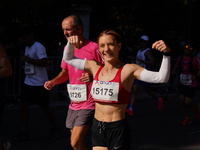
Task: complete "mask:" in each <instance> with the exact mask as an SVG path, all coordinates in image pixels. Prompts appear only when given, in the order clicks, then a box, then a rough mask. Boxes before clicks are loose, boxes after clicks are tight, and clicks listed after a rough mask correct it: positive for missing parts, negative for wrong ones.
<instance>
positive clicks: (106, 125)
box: [92, 118, 131, 150]
mask: <svg viewBox="0 0 200 150" xmlns="http://www.w3.org/2000/svg"><path fill="white" fill-rule="evenodd" d="M130 143H131V134H130V128H129V126H128V123H127V121H126V119H123V120H120V121H115V122H102V121H98V120H96V119H95V118H94V119H93V124H92V146H93V147H95V146H101V147H108V149H109V150H114V149H116V150H129V148H130Z"/></svg>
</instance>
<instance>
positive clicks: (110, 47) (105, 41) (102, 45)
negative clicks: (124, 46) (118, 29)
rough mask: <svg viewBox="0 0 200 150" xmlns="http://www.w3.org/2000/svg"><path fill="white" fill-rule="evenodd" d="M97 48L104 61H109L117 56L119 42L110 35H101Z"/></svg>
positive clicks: (119, 47)
mask: <svg viewBox="0 0 200 150" xmlns="http://www.w3.org/2000/svg"><path fill="white" fill-rule="evenodd" d="M98 43H99V50H100V53H101V55H102V57H103V59H104V60H105V61H110V60H113V59H117V58H118V53H119V50H120V49H121V43H117V41H116V40H115V38H114V37H113V36H111V35H103V36H101V37H100V38H99V41H98Z"/></svg>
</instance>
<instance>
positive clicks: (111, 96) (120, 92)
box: [91, 66, 130, 104]
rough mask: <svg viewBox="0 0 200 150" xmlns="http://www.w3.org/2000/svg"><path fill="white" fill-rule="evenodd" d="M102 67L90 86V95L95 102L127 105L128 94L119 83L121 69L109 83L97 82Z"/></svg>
mask: <svg viewBox="0 0 200 150" xmlns="http://www.w3.org/2000/svg"><path fill="white" fill-rule="evenodd" d="M102 68H103V66H101V67H100V68H99V69H98V71H97V73H96V75H95V77H94V81H93V84H92V89H91V94H92V97H93V99H94V101H96V102H101V103H117V104H128V103H129V99H130V92H128V91H127V90H126V89H124V87H123V85H122V83H121V71H122V68H123V67H121V68H120V69H119V70H118V71H117V73H116V75H115V77H114V79H112V80H110V81H99V80H98V76H99V73H100V71H101V70H102Z"/></svg>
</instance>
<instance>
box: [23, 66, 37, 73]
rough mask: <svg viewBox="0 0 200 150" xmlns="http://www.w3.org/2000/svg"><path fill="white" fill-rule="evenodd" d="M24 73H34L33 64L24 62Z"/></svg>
mask: <svg viewBox="0 0 200 150" xmlns="http://www.w3.org/2000/svg"><path fill="white" fill-rule="evenodd" d="M24 73H25V74H26V75H33V74H35V67H34V65H33V64H29V63H25V67H24Z"/></svg>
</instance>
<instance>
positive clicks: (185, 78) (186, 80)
mask: <svg viewBox="0 0 200 150" xmlns="http://www.w3.org/2000/svg"><path fill="white" fill-rule="evenodd" d="M180 82H181V84H183V85H191V84H192V75H191V74H188V75H185V74H181V75H180Z"/></svg>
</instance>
